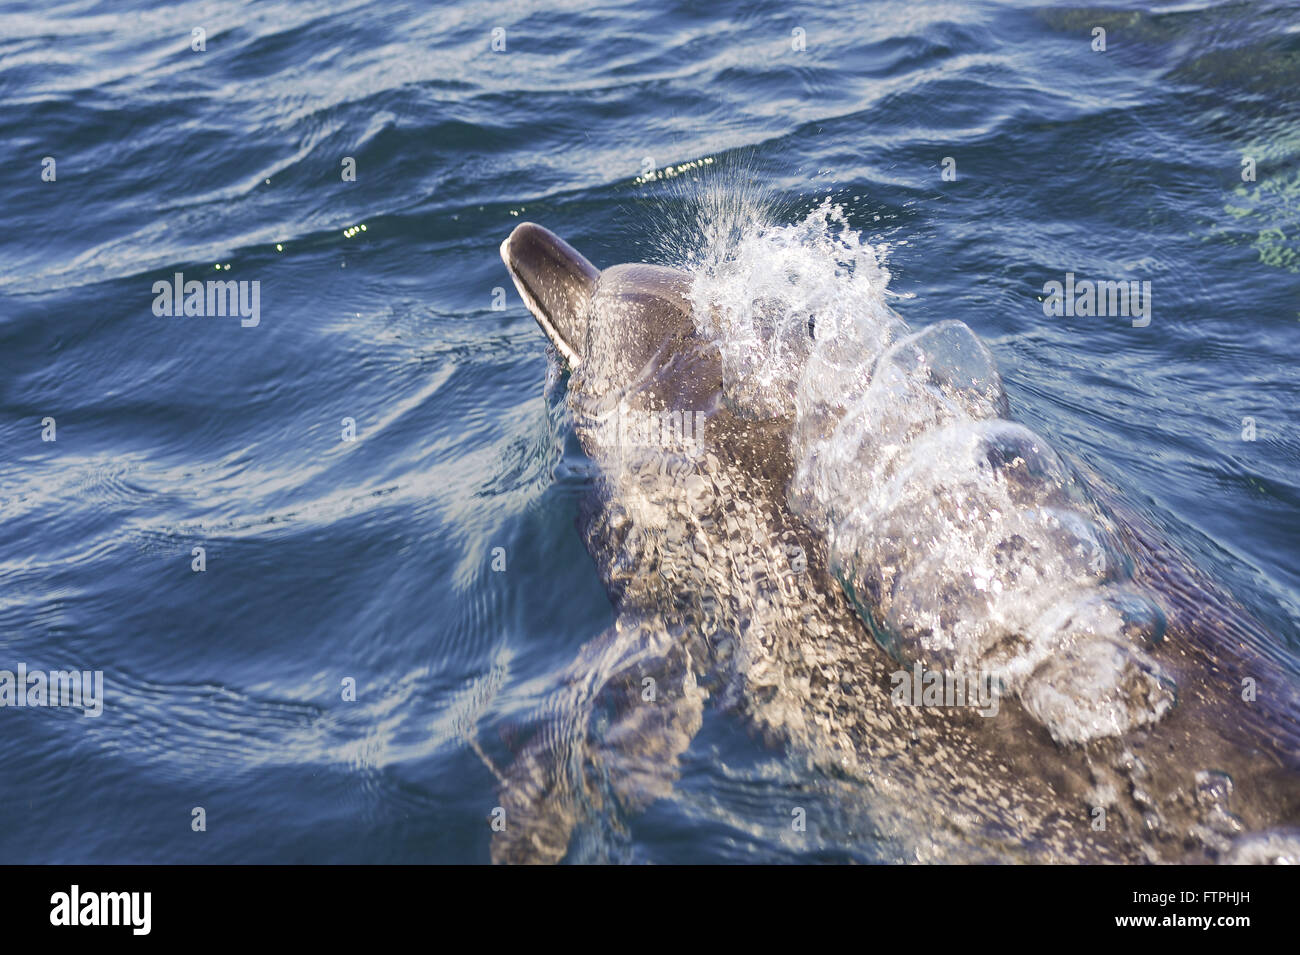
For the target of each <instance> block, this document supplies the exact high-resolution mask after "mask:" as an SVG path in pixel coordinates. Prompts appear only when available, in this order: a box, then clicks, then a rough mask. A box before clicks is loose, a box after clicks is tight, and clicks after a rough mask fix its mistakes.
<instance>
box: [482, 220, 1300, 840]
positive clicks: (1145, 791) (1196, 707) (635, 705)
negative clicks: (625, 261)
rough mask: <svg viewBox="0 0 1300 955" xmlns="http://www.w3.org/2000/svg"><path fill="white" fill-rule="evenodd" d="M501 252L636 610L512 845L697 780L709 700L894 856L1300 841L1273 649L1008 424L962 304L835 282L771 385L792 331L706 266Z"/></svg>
mask: <svg viewBox="0 0 1300 955" xmlns="http://www.w3.org/2000/svg"><path fill="white" fill-rule="evenodd" d="M501 256H502V258H503V260H504V261H505V263H506V266H507V268H508V269H509V271H510V275H511V277H512V279H513V280H514V283H515V286H516V288H517V289H518V291H519V294H520V296H521V297H522V298H523V300H524V302H525V304H526V305H527V307H528V309H529V310H530V311H531V312H532V314H533V315H534V316H535V318H536V319H537V322H538V324H539V325H540V326H541V328H542V330H543V332H544V333H545V334H546V337H547V339H548V340H549V341H550V343H551V344H552V345H553V346H554V348H555V350H556V352H557V353H558V355H559V358H560V360H561V361H562V362H563V363H564V364H565V365H566V366H567V368H568V370H569V372H570V374H569V378H568V385H567V402H568V406H569V409H570V411H571V413H572V416H573V423H574V429H575V431H576V434H577V437H578V439H579V441H580V443H581V445H582V448H583V450H584V451H585V452H586V454H587V455H588V456H589V457H590V459H591V461H592V463H593V465H594V471H595V474H596V477H595V478H594V487H593V488H592V493H591V494H590V496H589V500H588V501H587V502H586V503H585V504H584V507H583V509H582V514H581V517H580V528H581V531H582V534H583V536H584V538H585V541H586V544H587V547H588V549H589V550H590V552H591V554H592V557H593V559H594V561H595V565H596V567H597V569H598V571H599V573H600V574H601V577H602V580H603V583H604V585H605V587H606V590H607V592H608V593H609V595H610V599H611V602H612V604H613V606H614V609H615V623H614V625H613V626H612V627H611V628H610V629H609V630H608V631H606V632H605V633H604V634H602V635H600V636H599V637H597V638H595V639H594V640H592V641H591V642H589V643H588V644H587V645H586V646H585V647H584V648H583V649H582V651H581V652H580V653H579V655H578V659H576V660H575V661H574V663H573V664H572V665H571V666H570V667H569V668H568V669H567V670H566V671H565V673H564V674H563V677H562V679H561V680H559V681H558V687H557V688H556V689H555V690H554V692H553V693H552V695H551V696H550V697H549V698H548V699H547V700H546V701H545V702H544V703H543V704H542V705H541V706H540V707H539V710H538V714H537V719H536V721H535V723H534V725H533V732H532V734H531V736H527V737H526V738H525V739H524V740H523V741H522V742H521V743H519V744H518V746H517V752H516V753H515V756H514V762H513V764H512V765H511V766H510V767H509V768H508V769H507V770H505V771H504V773H503V774H502V786H501V792H500V798H501V806H502V808H503V809H504V822H505V825H504V828H502V830H501V831H500V832H497V833H495V835H494V838H493V844H492V856H493V859H494V860H495V861H500V862H522V861H544V862H553V861H559V860H561V859H563V858H564V857H565V856H566V854H568V853H569V847H570V842H571V839H572V837H573V836H574V834H575V832H577V831H580V830H581V828H582V827H583V826H585V825H588V824H591V823H593V822H594V821H596V820H599V819H608V818H616V819H617V818H624V817H627V816H628V815H630V814H633V813H636V812H638V811H640V810H641V809H644V808H645V807H646V806H648V805H649V804H650V803H651V802H653V801H654V800H656V799H658V798H661V797H663V796H665V795H667V794H668V793H670V792H671V791H672V787H673V783H674V780H675V778H676V776H677V773H678V766H679V761H680V759H681V757H682V755H683V754H684V753H685V751H686V750H687V748H688V747H689V745H690V743H691V740H692V738H693V737H694V735H695V733H696V732H697V731H698V730H699V728H700V726H701V724H702V722H703V718H704V714H705V712H706V710H707V709H708V708H716V709H717V710H719V711H725V712H727V713H730V714H734V715H735V716H737V717H739V718H741V719H743V720H744V721H745V722H746V723H747V724H749V725H751V726H753V727H754V728H755V729H756V731H757V732H758V733H759V734H760V735H761V736H762V738H763V739H764V740H766V741H767V742H769V743H770V744H771V745H773V746H775V747H779V748H781V749H783V750H785V751H787V752H789V753H792V754H795V755H796V756H797V757H798V758H799V759H800V760H801V761H803V762H804V763H806V764H807V765H809V766H810V767H812V771H813V772H814V773H815V774H816V776H817V779H818V780H819V782H820V783H821V784H823V785H824V786H825V787H826V788H827V789H828V790H831V791H834V792H835V793H837V794H842V795H843V796H844V798H845V799H848V800H853V801H854V802H855V803H856V804H857V805H860V806H862V807H864V808H863V812H864V813H865V814H866V816H867V817H868V818H869V820H870V825H871V828H872V831H873V843H875V844H877V845H885V846H890V847H897V848H896V850H890V851H891V853H892V855H891V858H896V859H898V860H899V861H956V862H986V861H1025V862H1216V861H1217V862H1232V861H1238V862H1269V861H1292V862H1296V861H1300V828H1297V826H1300V719H1298V715H1300V695H1298V693H1297V680H1296V677H1295V675H1294V674H1293V673H1292V672H1290V671H1288V669H1287V668H1286V666H1285V665H1283V664H1282V663H1279V662H1277V661H1276V660H1275V659H1274V655H1273V654H1270V653H1269V652H1268V651H1267V649H1266V648H1267V647H1269V646H1270V645H1272V644H1271V641H1272V642H1275V641H1274V638H1271V637H1269V636H1268V635H1267V634H1265V633H1263V632H1262V630H1261V628H1260V627H1259V625H1258V624H1256V623H1255V622H1254V621H1253V620H1252V618H1251V617H1250V616H1249V614H1248V613H1247V612H1246V611H1244V610H1243V609H1242V608H1241V607H1240V606H1239V605H1237V604H1236V603H1235V602H1234V601H1233V600H1232V599H1231V598H1230V597H1229V596H1227V595H1225V594H1223V593H1221V592H1220V591H1219V590H1218V589H1217V588H1216V587H1215V586H1214V585H1213V584H1212V582H1210V581H1208V580H1207V579H1205V577H1204V576H1203V575H1201V574H1200V573H1198V571H1197V570H1196V569H1195V568H1194V567H1193V566H1192V565H1191V564H1190V563H1189V562H1188V561H1187V560H1185V559H1184V558H1183V557H1182V556H1181V555H1179V554H1178V553H1176V552H1175V551H1174V550H1173V549H1172V548H1170V547H1169V546H1168V544H1167V543H1166V542H1165V541H1164V540H1163V539H1162V537H1161V535H1160V534H1158V533H1157V532H1156V531H1155V530H1154V529H1153V528H1152V527H1151V526H1150V524H1149V523H1148V522H1147V521H1146V520H1145V519H1144V518H1143V517H1142V516H1141V515H1139V514H1138V513H1136V512H1133V511H1130V510H1128V509H1126V508H1125V507H1124V505H1123V503H1122V500H1121V499H1120V497H1119V496H1118V495H1116V494H1115V493H1114V492H1113V491H1112V490H1111V489H1109V488H1108V487H1106V485H1105V484H1104V483H1103V482H1100V481H1099V480H1098V479H1096V478H1095V477H1092V476H1089V475H1085V474H1084V473H1083V472H1082V471H1080V470H1079V468H1078V466H1076V465H1073V464H1068V463H1066V461H1065V459H1064V458H1062V457H1061V456H1060V455H1058V454H1057V453H1056V452H1055V451H1053V450H1052V449H1051V448H1050V447H1048V446H1047V444H1046V442H1044V441H1042V439H1040V438H1038V436H1037V435H1035V434H1034V433H1033V432H1031V431H1029V429H1027V428H1025V427H1023V426H1022V425H1019V424H1016V423H1015V422H1013V421H1011V420H1009V409H1008V407H1007V402H1006V396H1005V393H1004V392H1003V390H1002V387H1001V382H1000V379H999V378H998V376H997V372H996V368H995V366H994V364H993V362H992V357H991V355H989V353H988V351H987V349H985V348H984V346H983V345H982V344H981V343H979V341H978V339H977V338H976V337H975V336H974V335H973V333H971V331H970V329H968V328H967V327H966V326H965V325H963V324H961V323H960V322H944V323H941V324H940V325H938V326H933V327H931V328H927V329H924V330H922V331H921V332H919V333H913V332H911V330H909V329H907V327H906V326H905V325H903V324H902V322H901V320H899V319H898V318H897V316H896V315H893V314H892V312H890V311H889V310H888V309H884V308H876V309H875V311H873V312H872V313H871V314H870V316H868V318H866V319H862V318H861V316H860V315H859V317H858V318H855V319H854V322H856V324H854V323H853V322H849V323H846V322H844V321H843V320H842V319H843V315H841V314H840V312H839V306H838V305H836V304H835V303H834V302H833V301H832V300H829V299H828V300H826V303H825V305H824V307H822V308H820V309H814V310H813V312H811V313H809V314H807V315H805V314H803V313H800V314H799V315H797V316H795V320H793V321H787V322H784V324H781V323H778V325H775V326H773V327H775V328H779V329H780V332H779V334H780V335H788V336H789V338H788V340H785V339H782V341H781V342H780V343H779V344H780V348H781V349H782V350H783V354H793V355H796V356H798V357H799V361H798V363H797V367H798V369H799V375H798V378H797V381H796V380H794V379H792V381H791V383H789V387H788V388H786V389H784V390H782V389H779V388H778V389H777V390H776V391H775V392H768V393H764V396H763V397H762V400H750V398H749V397H748V396H749V395H750V391H747V389H749V388H750V387H751V385H753V384H754V382H756V381H759V379H760V378H762V376H759V375H754V374H750V373H751V372H753V368H752V367H750V366H748V365H746V362H747V361H748V360H749V358H750V357H752V354H753V352H754V350H755V349H758V348H762V347H766V346H768V345H771V344H772V342H773V341H775V338H776V335H773V336H772V337H771V338H770V339H769V340H766V342H765V340H762V339H761V338H755V339H753V340H749V339H744V338H742V339H740V340H736V339H735V338H734V337H733V338H731V339H729V338H728V337H727V335H726V334H725V328H726V327H727V321H728V308H729V307H730V306H729V304H728V303H726V302H722V303H717V302H712V303H711V302H706V301H704V300H703V299H702V298H701V296H700V294H699V290H698V288H697V287H696V286H695V284H694V277H693V275H692V274H691V273H687V272H685V271H680V270H676V269H670V268H664V267H658V266H650V265H638V264H632V265H618V266H614V267H611V268H607V269H604V270H598V269H596V268H595V267H594V266H593V265H592V264H591V263H590V262H589V261H587V259H585V258H584V257H583V256H582V255H581V254H580V253H578V252H577V251H576V250H574V249H573V248H572V247H571V246H569V245H568V244H567V243H565V242H564V241H563V240H562V239H560V238H559V237H558V236H556V235H554V234H553V233H551V232H549V231H548V230H546V229H544V228H542V227H541V226H538V225H534V224H532V223H524V224H522V225H520V226H518V227H517V228H516V229H515V230H514V231H513V233H512V234H511V235H510V237H509V238H508V239H506V241H505V242H504V243H502V246H501ZM859 271H862V270H859ZM761 279H762V276H761V275H760V276H758V277H757V278H754V279H753V281H755V282H759V283H760V284H761ZM775 287H777V286H774V288H775ZM852 293H853V289H852V288H850V289H848V290H847V294H852ZM756 294H757V293H756ZM777 294H779V290H778V293H777ZM742 297H743V296H742ZM777 311H780V309H779V308H778V309H777ZM855 314H856V313H855ZM719 329H724V331H723V332H720V331H719ZM791 329H793V330H794V331H791ZM845 369H849V373H847V374H846V373H845ZM768 377H770V376H768ZM763 380H764V381H766V380H767V379H766V378H763ZM771 394H775V395H777V398H776V399H775V400H774V399H772V398H771ZM786 812H787V815H786V817H785V822H784V826H785V827H788V826H789V817H788V810H787V811H786ZM773 820H774V821H773V825H774V826H779V825H782V820H781V816H780V814H779V813H778V812H777V811H775V810H774V814H773Z"/></svg>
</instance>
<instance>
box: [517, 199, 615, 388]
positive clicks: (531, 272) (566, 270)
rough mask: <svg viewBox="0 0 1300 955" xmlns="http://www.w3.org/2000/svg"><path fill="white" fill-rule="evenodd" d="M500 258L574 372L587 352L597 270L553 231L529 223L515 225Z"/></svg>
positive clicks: (598, 274) (520, 295) (541, 324)
mask: <svg viewBox="0 0 1300 955" xmlns="http://www.w3.org/2000/svg"><path fill="white" fill-rule="evenodd" d="M501 258H502V260H504V262H505V263H506V268H507V269H509V270H510V278H511V279H513V280H514V283H515V288H516V289H518V290H519V297H520V298H522V299H523V300H524V304H525V305H527V306H528V310H529V311H530V312H532V313H533V317H534V318H536V319H537V324H539V325H540V326H542V331H543V332H545V333H546V337H547V338H548V339H550V341H551V344H552V345H554V346H555V348H556V350H557V351H559V353H560V354H561V355H563V356H564V358H565V360H566V361H567V362H568V363H569V365H570V366H571V367H574V368H576V367H577V366H578V365H580V364H581V363H582V356H583V352H585V351H586V345H587V315H588V313H589V311H590V308H591V298H592V293H593V292H594V291H595V289H596V281H597V279H599V277H600V272H599V270H597V268H596V267H595V266H594V265H592V264H591V263H590V262H588V261H587V260H586V258H584V257H583V255H582V253H581V252H578V251H577V250H576V249H575V248H573V246H571V245H569V243H567V242H565V241H564V240H563V239H561V238H560V237H559V236H558V235H556V234H555V233H554V232H551V231H550V230H549V229H544V228H542V227H541V226H539V225H536V224H534V223H532V222H524V223H521V224H520V225H518V226H516V227H515V230H514V231H513V232H511V233H510V236H509V238H507V239H506V240H505V241H504V242H502V243H501Z"/></svg>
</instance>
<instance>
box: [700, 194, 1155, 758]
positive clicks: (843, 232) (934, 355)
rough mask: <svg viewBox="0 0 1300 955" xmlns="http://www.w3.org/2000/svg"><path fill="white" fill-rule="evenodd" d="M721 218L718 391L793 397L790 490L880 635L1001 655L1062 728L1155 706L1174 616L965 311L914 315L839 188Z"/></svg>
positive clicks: (755, 413) (1052, 723)
mask: <svg viewBox="0 0 1300 955" xmlns="http://www.w3.org/2000/svg"><path fill="white" fill-rule="evenodd" d="M711 231H712V234H713V235H715V236H717V237H718V241H716V242H714V243H712V244H711V245H710V246H708V247H706V248H705V250H704V252H703V254H701V255H700V256H699V257H698V260H697V262H696V263H695V264H694V268H693V270H692V271H693V282H692V289H691V298H692V305H693V307H694V313H695V316H696V319H695V320H696V324H697V328H698V331H699V332H700V333H701V334H702V335H705V336H708V337H709V338H711V339H712V340H713V341H715V342H716V343H717V345H718V348H719V350H720V352H721V355H722V364H723V381H724V384H723V390H724V400H725V401H726V402H727V404H728V405H729V407H731V408H732V409H733V410H734V411H736V412H737V413H738V414H741V415H744V416H747V417H767V418H773V417H776V418H782V417H788V416H790V415H791V413H792V412H793V426H792V430H791V438H790V441H791V452H792V457H793V460H794V464H795V475H794V478H793V480H792V482H791V486H790V488H789V490H788V497H789V503H790V505H791V508H792V510H793V511H794V512H795V513H796V514H798V515H800V516H801V517H802V518H803V519H804V520H806V521H807V522H808V523H809V524H810V525H811V526H812V527H813V528H814V529H815V530H817V531H818V532H819V533H822V534H824V535H825V538H826V540H827V544H828V552H829V554H830V560H831V569H832V571H833V572H834V573H835V575H836V576H837V578H838V579H839V581H840V583H841V584H842V586H843V587H844V589H845V591H846V593H847V594H848V596H849V597H850V599H851V600H852V601H853V602H854V604H855V606H856V607H857V608H858V611H859V613H860V614H861V615H862V617H863V619H864V620H865V621H866V622H867V623H868V624H869V626H870V627H871V629H872V632H873V633H874V635H875V637H876V639H877V641H878V642H879V643H880V644H881V645H882V646H883V647H884V648H885V649H886V650H888V651H889V652H890V653H892V654H894V655H895V656H896V657H898V658H900V659H902V660H905V661H909V662H910V661H913V660H920V661H922V662H923V663H925V664H926V665H927V666H931V667H936V668H939V667H941V668H944V669H948V670H955V671H966V672H975V671H985V672H991V673H993V674H994V675H995V676H996V677H997V678H998V679H1000V681H1001V683H1002V685H1003V687H1004V690H1006V691H1009V692H1012V693H1015V694H1017V695H1018V696H1019V697H1020V700H1021V702H1022V703H1023V704H1024V707H1025V708H1026V710H1027V711H1028V712H1029V713H1030V714H1031V715H1032V716H1033V717H1034V718H1035V719H1037V720H1039V721H1040V722H1041V723H1042V724H1043V725H1045V726H1046V727H1047V728H1048V730H1049V731H1050V732H1051V734H1052V735H1053V737H1054V738H1055V739H1057V740H1058V741H1059V742H1083V741H1085V740H1088V739H1092V738H1095V737H1101V736H1109V735H1114V734H1118V733H1122V732H1124V731H1125V730H1127V729H1129V728H1131V727H1133V726H1137V725H1141V724H1144V723H1151V722H1154V721H1156V720H1158V719H1159V718H1160V717H1161V716H1162V715H1163V714H1164V713H1165V712H1166V711H1167V710H1168V709H1169V708H1170V707H1171V706H1172V705H1173V703H1174V686H1173V683H1172V681H1171V680H1170V679H1169V677H1168V676H1167V675H1166V674H1165V673H1163V672H1162V670H1161V669H1160V667H1159V666H1158V665H1157V663H1156V662H1155V661H1154V660H1152V659H1151V657H1150V656H1149V655H1148V654H1147V653H1146V650H1147V649H1149V648H1150V647H1151V646H1153V645H1154V644H1155V643H1156V642H1158V641H1159V640H1160V639H1161V637H1162V635H1163V632H1164V617H1163V615H1162V613H1161V611H1160V609H1159V608H1158V607H1157V606H1156V604H1155V603H1153V602H1152V600H1151V599H1150V598H1149V596H1148V595H1147V594H1145V593H1144V592H1142V591H1141V590H1139V588H1137V587H1136V585H1135V584H1134V583H1133V582H1132V580H1131V573H1132V562H1131V560H1130V559H1129V558H1128V557H1127V555H1126V554H1125V553H1124V552H1123V550H1122V548H1121V546H1120V544H1119V541H1118V537H1117V535H1116V533H1115V529H1114V524H1113V522H1112V521H1111V520H1110V518H1109V517H1108V516H1107V515H1106V514H1105V513H1104V511H1103V510H1102V509H1101V507H1100V506H1099V505H1098V504H1097V502H1095V501H1094V500H1093V498H1092V496H1091V494H1090V493H1089V491H1088V489H1087V487H1086V486H1085V485H1084V483H1083V482H1082V481H1081V480H1080V479H1079V478H1078V476H1077V475H1076V474H1075V472H1074V471H1073V469H1072V468H1071V467H1070V466H1069V465H1068V464H1067V463H1066V462H1065V461H1064V460H1063V459H1062V458H1061V457H1060V456H1059V455H1057V454H1056V452H1054V451H1053V450H1052V449H1051V448H1050V447H1049V446H1048V445H1047V443H1046V442H1045V441H1044V440H1043V439H1042V438H1040V437H1039V436H1038V435H1036V434H1035V433H1034V432H1033V431H1031V430H1030V429H1028V428H1026V427H1025V426H1024V425H1021V424H1018V423H1016V422H1013V421H1010V420H1008V418H1007V415H1008V408H1007V399H1006V394H1005V392H1004V391H1003V387H1002V382H1001V378H1000V377H999V375H998V372H997V368H996V365H995V363H994V360H993V356H992V355H991V354H990V353H989V351H988V349H987V348H986V347H985V346H984V345H983V343H982V342H980V340H979V339H978V338H977V337H976V336H975V334H974V333H973V332H972V331H971V330H970V328H968V327H967V326H966V325H965V324H963V323H962V322H959V321H945V322H942V323H940V324H938V325H934V326H932V327H930V328H926V329H924V330H922V331H920V332H915V333H914V332H911V331H910V330H909V329H908V327H907V326H906V325H905V324H904V323H903V321H902V320H901V319H900V318H899V317H898V315H897V314H896V313H895V312H894V311H893V309H892V308H891V307H890V306H889V304H888V302H887V286H888V283H889V273H888V271H887V270H886V269H885V268H884V265H883V264H882V262H883V253H884V250H883V249H879V248H873V247H872V246H870V245H867V244H864V243H863V242H862V240H861V238H860V236H859V235H858V234H857V233H856V232H855V231H854V230H853V229H852V228H850V226H849V224H848V222H847V219H846V217H845V215H844V212H843V210H842V209H841V208H840V207H839V206H836V205H833V204H831V203H830V202H829V201H827V202H823V203H822V205H821V206H819V207H818V208H816V209H815V210H813V211H812V212H811V213H809V214H808V215H807V216H806V217H805V218H804V219H803V220H802V221H800V222H798V223H796V224H793V225H774V224H772V223H770V222H766V221H763V220H762V219H761V218H760V217H755V218H754V219H753V220H752V222H751V225H750V227H749V228H748V229H745V230H737V229H735V228H725V229H723V228H714V229H712V230H711ZM706 234H708V233H707V232H706Z"/></svg>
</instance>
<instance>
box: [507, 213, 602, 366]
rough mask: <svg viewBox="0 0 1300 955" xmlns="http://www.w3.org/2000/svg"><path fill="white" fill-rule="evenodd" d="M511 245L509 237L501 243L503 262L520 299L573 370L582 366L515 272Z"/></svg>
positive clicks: (579, 359) (524, 282) (575, 353)
mask: <svg viewBox="0 0 1300 955" xmlns="http://www.w3.org/2000/svg"><path fill="white" fill-rule="evenodd" d="M509 244H510V239H509V238H508V237H507V238H506V239H505V240H504V241H503V242H502V243H501V261H502V262H504V263H505V264H506V271H507V272H509V273H510V280H511V281H512V282H514V283H515V290H516V291H517V292H518V293H519V297H520V298H521V299H523V301H524V306H525V307H526V308H527V309H528V311H530V312H532V313H533V318H535V319H537V324H538V325H540V326H542V331H543V332H545V333H546V338H547V340H548V341H550V343H551V344H552V345H554V346H555V348H556V350H557V351H559V353H560V354H561V355H563V356H564V358H565V360H566V361H568V363H569V366H570V367H571V368H577V367H578V366H579V365H581V364H582V359H581V358H580V357H579V356H578V353H577V352H575V351H574V350H573V349H572V348H571V347H570V346H569V344H568V343H567V342H566V341H565V340H564V337H563V336H562V335H561V334H560V333H559V332H558V331H557V330H556V328H555V326H554V325H553V324H552V323H551V320H550V318H548V317H547V316H546V313H545V311H544V310H543V309H542V307H541V305H540V304H538V300H537V296H535V295H534V294H533V292H532V290H531V289H530V288H529V287H528V282H527V281H526V280H525V279H524V277H523V276H522V275H520V274H519V273H518V272H517V271H516V270H515V266H514V263H513V262H511V261H510V253H509V251H508V250H507V248H506V246H508V245H509Z"/></svg>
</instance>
